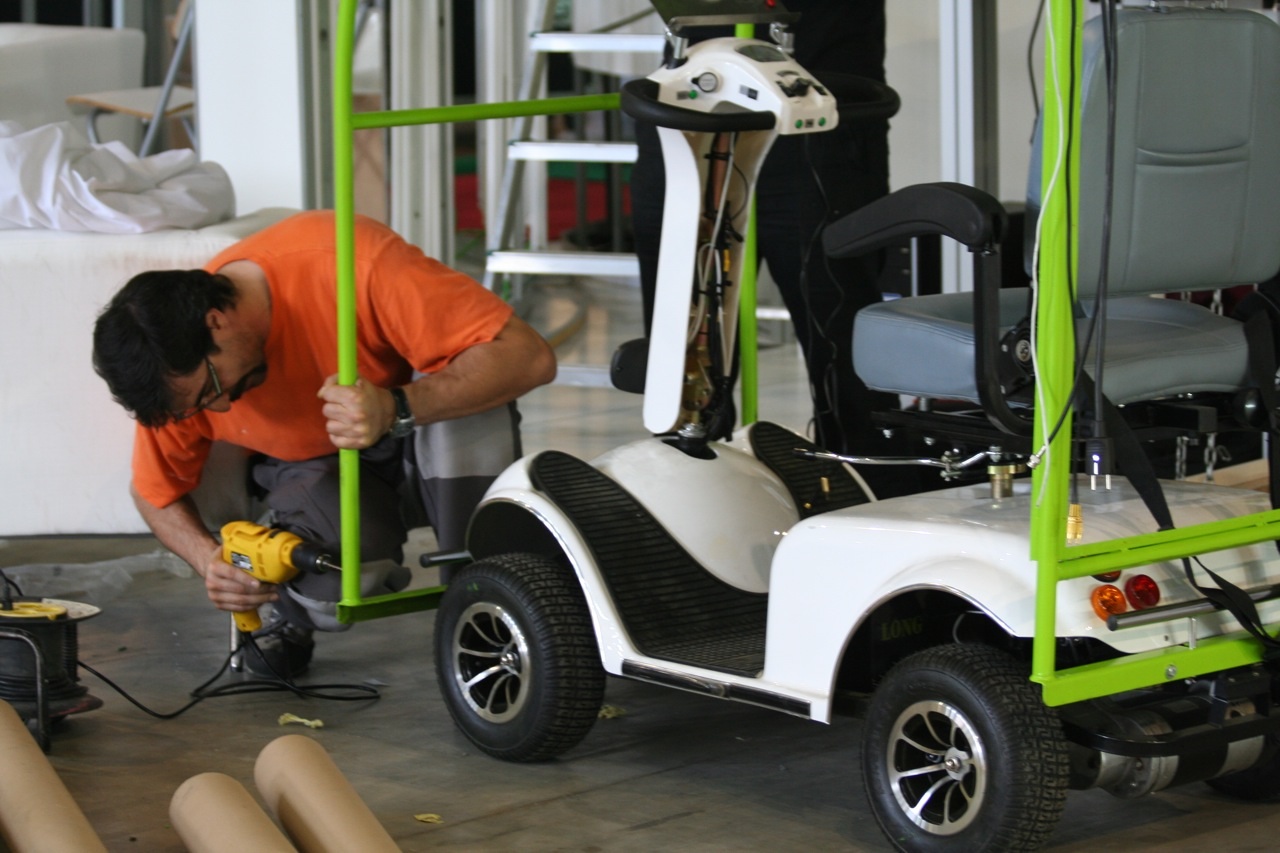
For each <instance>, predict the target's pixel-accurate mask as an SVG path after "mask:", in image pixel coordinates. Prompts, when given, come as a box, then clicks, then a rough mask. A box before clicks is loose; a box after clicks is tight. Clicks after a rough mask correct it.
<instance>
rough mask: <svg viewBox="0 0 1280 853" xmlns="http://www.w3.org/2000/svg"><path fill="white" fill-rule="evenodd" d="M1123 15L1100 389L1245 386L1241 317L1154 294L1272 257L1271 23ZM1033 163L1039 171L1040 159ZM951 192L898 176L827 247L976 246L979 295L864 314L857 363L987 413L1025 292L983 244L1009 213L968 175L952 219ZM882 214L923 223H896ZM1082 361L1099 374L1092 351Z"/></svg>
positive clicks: (1275, 51) (1091, 133)
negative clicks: (949, 240)
mask: <svg viewBox="0 0 1280 853" xmlns="http://www.w3.org/2000/svg"><path fill="white" fill-rule="evenodd" d="M1100 24H1101V21H1100V19H1098V18H1095V19H1093V20H1091V21H1089V22H1088V23H1087V24H1086V26H1085V41H1084V52H1085V57H1086V59H1085V67H1084V75H1083V89H1082V92H1083V97H1084V106H1083V116H1082V119H1081V140H1082V141H1081V163H1080V190H1079V192H1080V223H1079V274H1078V276H1077V282H1078V284H1077V291H1078V293H1077V303H1076V304H1077V316H1078V318H1079V319H1078V329H1079V330H1080V332H1081V335H1083V332H1084V329H1085V326H1086V325H1087V322H1088V317H1089V315H1090V314H1091V312H1092V310H1093V305H1094V303H1095V301H1096V300H1095V296H1096V288H1097V283H1098V278H1099V271H1100V267H1101V261H1100V257H1101V254H1102V211H1103V210H1104V200H1105V191H1106V183H1105V176H1106V171H1105V167H1104V166H1105V156H1106V148H1105V141H1106V127H1107V91H1106V74H1105V71H1104V62H1103V51H1102V30H1101V26H1100ZM1116 24H1117V26H1116V43H1117V49H1116V55H1117V57H1118V59H1117V62H1116V68H1117V102H1116V111H1115V121H1116V134H1115V136H1116V143H1115V170H1114V194H1113V199H1114V201H1113V207H1112V216H1111V244H1110V264H1109V268H1110V275H1109V284H1108V288H1109V290H1108V298H1107V299H1106V318H1107V339H1106V343H1105V348H1104V376H1103V392H1104V393H1105V394H1106V395H1107V397H1108V398H1109V399H1110V400H1111V401H1112V402H1113V403H1116V404H1125V403H1131V402H1134V401H1139V400H1152V399H1160V398H1168V397H1172V396H1175V395H1181V394H1191V393H1202V392H1220V391H1227V392H1229V391H1235V390H1239V389H1241V388H1243V387H1247V386H1248V384H1249V378H1248V376H1249V354H1248V347H1247V345H1246V342H1245V335H1244V331H1243V325H1242V324H1241V323H1239V322H1236V321H1235V320H1232V319H1229V318H1226V317H1222V316H1219V315H1217V314H1215V313H1214V312H1212V311H1211V310H1209V309H1207V308H1204V307H1202V306H1200V305H1198V304H1195V303H1193V302H1189V301H1183V300H1181V299H1179V298H1176V297H1175V298H1158V297H1160V296H1164V295H1166V294H1176V293H1178V292H1187V291H1206V290H1213V289H1217V288H1225V287H1231V286H1235V285H1240V284H1254V283H1257V282H1260V281H1263V280H1266V279H1267V278H1269V277H1271V276H1272V275H1274V274H1275V273H1276V271H1277V269H1280V233H1278V230H1277V227H1276V226H1277V224H1278V223H1280V25H1277V24H1276V23H1275V22H1274V21H1273V20H1271V19H1270V18H1268V17H1265V16H1263V15H1261V14H1258V13H1256V12H1251V11H1246V10H1222V9H1213V10H1208V9H1190V8H1181V7H1180V8H1169V9H1162V10H1159V11H1151V10H1149V9H1122V10H1119V11H1118V12H1117V15H1116ZM1033 174H1034V179H1033V180H1034V181H1038V178H1039V173H1038V170H1033ZM955 189H956V185H926V186H924V187H915V188H912V187H908V188H906V189H904V190H901V191H899V192H900V193H906V194H907V195H906V196H904V199H901V200H899V201H898V202H897V203H896V206H895V203H894V202H893V196H894V195H897V193H895V194H892V195H891V196H889V197H888V198H887V199H882V200H881V201H882V202H886V206H885V207H884V208H882V209H881V210H880V211H879V212H878V211H877V210H874V209H872V208H874V207H876V205H872V206H869V207H868V208H863V209H862V210H860V211H856V212H855V213H853V214H851V215H850V216H848V217H845V218H844V219H842V220H840V221H839V222H837V223H834V224H833V225H832V226H830V227H829V228H828V229H827V232H826V233H825V234H824V243H825V245H826V248H827V251H828V253H829V254H833V255H835V256H841V255H854V254H860V253H862V252H865V251H868V250H870V249H873V248H876V247H877V246H878V245H885V244H886V243H887V242H889V241H890V239H896V238H900V237H902V236H905V233H906V232H905V231H904V228H905V229H907V230H908V231H911V233H917V234H920V233H940V234H944V235H946V236H950V237H954V238H956V239H959V240H960V241H961V242H963V243H965V244H966V245H968V247H969V248H970V249H971V250H973V251H974V252H975V266H976V267H977V268H978V269H979V274H978V275H976V276H975V279H976V282H975V293H974V294H967V293H964V294H942V295H935V296H921V297H914V298H904V299H898V300H894V301H890V302H884V303H881V304H877V305H873V306H870V307H868V308H866V309H864V310H862V311H861V312H859V314H858V316H857V319H856V323H855V331H854V336H853V339H854V351H853V361H854V367H855V370H856V371H857V373H858V375H859V376H860V377H861V378H862V379H863V381H864V382H866V384H867V385H868V386H869V387H871V388H873V389H877V390H883V391H892V392H896V393H900V394H909V395H914V396H919V397H926V398H947V399H957V400H967V401H973V402H979V403H981V404H982V405H983V408H984V409H986V410H987V413H988V416H989V417H991V416H992V413H991V409H990V404H991V402H992V401H991V400H990V399H989V397H990V396H991V394H992V393H995V394H999V393H1001V392H1000V389H999V386H998V385H996V386H994V390H992V389H993V386H992V385H991V381H992V377H991V375H990V374H991V373H992V372H993V371H994V362H995V360H996V359H997V358H998V357H999V353H998V350H997V349H993V346H996V344H994V343H993V339H994V341H998V340H999V338H1000V336H1001V335H1003V334H1004V333H1005V332H1006V331H1007V330H1008V329H1009V328H1010V327H1012V326H1013V325H1014V324H1015V323H1017V322H1018V321H1019V320H1021V319H1022V318H1024V317H1026V316H1027V315H1028V312H1029V307H1030V302H1029V293H1028V291H1027V290H1026V289H1017V288H1014V289H1004V290H1000V289H999V276H998V258H997V259H996V262H995V263H994V264H993V263H992V261H991V255H990V253H991V252H993V251H996V250H997V247H998V241H999V237H1000V235H999V230H1000V228H1001V226H1002V217H1001V216H1000V215H998V213H997V212H995V211H993V209H992V208H991V207H990V205H988V204H986V202H985V201H983V202H981V203H980V201H975V200H974V199H977V198H978V196H980V195H981V194H978V193H977V191H975V190H971V189H969V188H964V189H966V190H967V193H966V196H967V200H966V199H961V200H958V201H957V204H958V205H959V216H958V222H957V216H953V215H952V214H953V213H956V211H948V210H947V209H946V205H947V204H949V202H945V201H944V194H947V193H950V192H952V191H953V190H955ZM912 193H914V195H912ZM877 204H879V203H877ZM990 204H994V201H993V200H992V201H991V202H990ZM997 207H998V206H997ZM886 212H887V213H888V214H889V215H898V216H901V217H903V218H905V219H907V220H913V219H914V220H916V221H915V223H914V224H907V225H905V226H903V227H898V228H894V227H888V226H886V225H885V224H884V221H883V218H882V214H884V213H886ZM984 305H985V306H986V307H985V308H984V307H983V306H984ZM991 326H994V328H991ZM984 337H985V338H987V340H986V342H985V344H984V340H983V338H984ZM1082 339H1083V338H1082V337H1080V336H1078V337H1077V340H1082ZM984 345H985V347H986V349H985V350H984V349H983V347H984ZM984 352H985V358H984ZM1086 369H1087V370H1089V371H1090V372H1092V354H1091V353H1090V355H1089V356H1088V360H1087V361H1086ZM984 383H986V385H987V389H986V390H985V391H984V387H983V386H984ZM992 419H993V420H997V419H996V418H995V417H992ZM997 423H999V421H998V420H997ZM1006 423H1007V419H1006ZM1005 428H1006V430H1007V429H1008V427H1007V425H1006V427H1005Z"/></svg>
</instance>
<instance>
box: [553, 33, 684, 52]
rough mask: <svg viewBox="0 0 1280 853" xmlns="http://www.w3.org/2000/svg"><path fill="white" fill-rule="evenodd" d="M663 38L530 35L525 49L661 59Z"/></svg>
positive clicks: (622, 34)
mask: <svg viewBox="0 0 1280 853" xmlns="http://www.w3.org/2000/svg"><path fill="white" fill-rule="evenodd" d="M666 43H667V39H666V36H662V35H649V34H646V33H560V32H553V33H534V34H533V35H532V36H530V38H529V49H530V50H533V51H537V52H541V53H574V52H575V51H591V50H598V51H606V52H608V53H652V54H655V55H658V56H661V55H662V49H663V47H665V46H666Z"/></svg>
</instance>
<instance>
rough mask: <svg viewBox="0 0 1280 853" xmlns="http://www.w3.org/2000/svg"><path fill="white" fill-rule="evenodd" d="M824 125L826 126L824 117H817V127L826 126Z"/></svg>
mask: <svg viewBox="0 0 1280 853" xmlns="http://www.w3.org/2000/svg"><path fill="white" fill-rule="evenodd" d="M826 126H827V120H826V119H825V118H820V119H818V127H826Z"/></svg>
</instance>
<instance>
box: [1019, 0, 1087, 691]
mask: <svg viewBox="0 0 1280 853" xmlns="http://www.w3.org/2000/svg"><path fill="white" fill-rule="evenodd" d="M1081 2H1082V0H1050V2H1049V13H1048V14H1049V24H1048V26H1046V34H1045V74H1044V79H1045V96H1044V113H1043V115H1044V130H1043V134H1044V135H1043V139H1044V155H1043V174H1042V178H1041V180H1042V187H1043V194H1042V197H1043V199H1044V206H1043V208H1042V210H1041V213H1040V229H1041V230H1040V263H1039V275H1038V279H1037V287H1038V290H1037V314H1036V327H1037V328H1036V331H1037V348H1038V362H1039V365H1038V375H1037V384H1038V387H1039V393H1040V395H1041V396H1040V398H1039V399H1038V400H1037V401H1036V406H1035V432H1034V435H1035V438H1034V442H1033V443H1034V445H1035V446H1036V447H1042V446H1043V444H1044V442H1045V440H1046V436H1047V433H1048V431H1049V430H1051V429H1053V426H1054V424H1055V422H1056V421H1057V419H1058V415H1059V413H1061V412H1062V411H1064V410H1066V409H1067V407H1068V406H1069V405H1070V394H1071V382H1072V369H1071V366H1072V361H1073V359H1074V342H1073V340H1072V336H1071V330H1072V325H1073V321H1072V311H1071V293H1070V284H1071V269H1072V267H1073V265H1074V261H1075V257H1076V245H1075V240H1074V235H1075V233H1076V229H1074V228H1072V229H1070V232H1068V229H1067V225H1068V222H1075V221H1076V219H1077V211H1076V210H1075V209H1074V205H1075V203H1076V197H1077V195H1078V193H1077V191H1076V187H1077V186H1078V181H1077V176H1078V174H1079V156H1080V155H1079V141H1078V140H1077V139H1076V138H1074V136H1072V137H1068V136H1067V131H1068V129H1069V128H1071V127H1074V126H1075V125H1076V122H1073V121H1070V116H1073V115H1075V116H1078V115H1079V102H1078V97H1079V96H1078V89H1079V86H1078V83H1077V82H1076V78H1077V77H1078V73H1079V72H1078V70H1077V69H1078V68H1079V67H1080V64H1079V60H1080V48H1079V42H1080V40H1079V38H1078V37H1075V36H1076V35H1078V33H1073V32H1072V28H1073V26H1076V25H1075V24H1073V18H1074V19H1076V20H1077V21H1078V20H1083V17H1084V15H1083V12H1080V13H1079V14H1074V15H1073V13H1072V6H1073V4H1074V5H1075V6H1077V7H1078V6H1079V5H1080V3H1081ZM1073 52H1074V55H1073ZM1072 93H1077V94H1076V96H1075V97H1074V98H1073V97H1072ZM1063 164H1065V165H1068V166H1069V168H1063ZM1068 181H1070V184H1071V189H1072V192H1071V193H1070V199H1071V206H1068V204H1067V192H1066V189H1067V182H1068ZM1068 233H1070V234H1071V235H1072V238H1073V239H1072V241H1071V244H1070V245H1068V244H1067V240H1068V236H1067V235H1068ZM1070 436H1071V415H1070V412H1068V414H1067V415H1066V417H1065V419H1064V420H1063V422H1062V426H1061V428H1060V429H1059V430H1058V434H1057V435H1056V436H1054V437H1053V440H1052V442H1051V444H1050V445H1049V453H1048V454H1047V456H1046V457H1045V460H1044V461H1043V462H1042V463H1041V464H1040V465H1039V466H1038V467H1037V468H1036V469H1035V472H1034V474H1033V476H1032V487H1031V493H1032V497H1033V501H1032V509H1031V557H1032V559H1034V560H1035V561H1036V563H1037V574H1036V607H1035V614H1036V620H1035V626H1036V627H1035V641H1034V644H1033V647H1032V679H1033V680H1035V681H1038V682H1041V683H1045V682H1048V681H1049V680H1051V679H1052V678H1053V675H1054V652H1055V650H1056V648H1057V642H1056V637H1057V631H1056V626H1057V613H1056V607H1055V605H1056V597H1057V581H1058V560H1059V556H1060V555H1061V553H1062V550H1063V547H1064V544H1065V541H1066V516H1067V500H1066V495H1067V476H1068V473H1069V468H1070V465H1069V460H1070V457H1071V444H1070Z"/></svg>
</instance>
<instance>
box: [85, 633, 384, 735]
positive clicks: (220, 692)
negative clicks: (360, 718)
mask: <svg viewBox="0 0 1280 853" xmlns="http://www.w3.org/2000/svg"><path fill="white" fill-rule="evenodd" d="M244 649H248V650H250V651H252V652H253V653H254V654H256V655H257V656H258V658H259V659H260V660H261V661H262V662H263V663H264V664H266V666H267V668H268V669H270V670H271V671H272V673H273V674H274V676H275V677H274V678H271V679H265V678H263V679H251V680H249V681H241V682H239V683H236V684H224V685H222V686H221V687H214V688H212V689H210V687H209V685H211V684H213V683H214V682H215V681H217V680H218V679H219V678H221V677H222V674H223V673H225V672H226V671H227V668H228V667H229V666H230V665H231V659H232V658H233V657H234V656H235V654H236V652H235V651H233V652H228V654H227V657H226V659H225V660H224V661H223V662H222V666H221V667H219V668H218V671H217V672H216V673H214V674H213V677H212V678H210V679H209V680H208V681H206V682H204V683H203V684H201V685H200V686H199V687H197V688H195V689H194V690H192V691H191V696H192V697H193V698H192V700H191V701H190V702H188V703H187V704H185V705H183V706H182V707H181V708H179V709H178V710H176V711H170V712H168V713H162V712H160V711H153V710H152V709H150V708H148V707H147V706H146V705H143V704H142V703H141V702H139V701H138V700H137V699H135V698H133V697H132V696H130V695H129V693H128V691H126V690H125V689H124V688H123V687H121V686H120V685H118V684H116V683H115V682H114V681H112V680H111V679H110V678H107V677H106V676H105V675H103V674H102V673H100V672H98V671H97V670H96V669H94V668H93V667H91V666H89V665H88V664H86V663H85V662H84V661H82V660H77V661H76V665H78V666H79V667H81V668H82V669H84V670H86V671H87V672H89V673H90V674H91V675H94V676H97V677H98V679H99V680H101V681H102V682H103V683H104V684H106V685H107V686H108V687H110V688H111V689H112V690H114V691H116V692H117V693H119V694H120V695H121V696H123V697H124V698H125V699H127V700H128V701H129V702H130V703H131V704H132V705H133V706H134V707H136V708H138V710H140V711H142V712H144V713H146V714H150V715H151V716H153V717H155V718H157V719H160V720H172V719H174V718H175V717H178V716H180V715H181V714H184V713H186V712H187V711H189V710H191V709H192V708H194V707H195V706H196V705H198V704H200V703H201V702H203V701H204V700H205V699H217V698H220V697H223V696H239V695H242V694H245V693H271V692H286V691H287V692H290V693H293V694H294V695H295V696H299V697H302V698H305V699H328V700H330V701H333V702H368V701H373V700H375V699H380V698H382V694H381V693H379V692H378V689H377V688H375V687H371V686H369V685H367V684H306V685H304V684H295V683H294V682H293V680H292V679H289V678H286V677H284V676H282V675H280V674H279V673H278V672H276V671H275V668H274V667H272V666H271V664H270V663H269V662H267V660H266V658H265V657H264V656H263V654H262V651H261V650H260V649H259V648H258V645H257V643H255V642H254V640H253V637H246V638H245V642H244V643H243V644H242V645H241V646H240V648H239V649H237V650H236V651H241V650H244Z"/></svg>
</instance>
